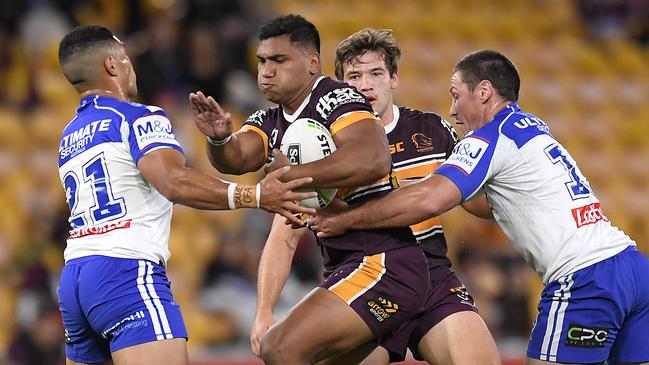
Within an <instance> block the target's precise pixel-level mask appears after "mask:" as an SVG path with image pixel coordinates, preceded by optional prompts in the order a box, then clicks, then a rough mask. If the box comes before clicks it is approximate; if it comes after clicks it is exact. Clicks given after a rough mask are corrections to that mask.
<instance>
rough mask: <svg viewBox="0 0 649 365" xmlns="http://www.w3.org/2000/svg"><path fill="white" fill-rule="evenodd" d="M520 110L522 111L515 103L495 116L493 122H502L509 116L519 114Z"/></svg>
mask: <svg viewBox="0 0 649 365" xmlns="http://www.w3.org/2000/svg"><path fill="white" fill-rule="evenodd" d="M520 110H521V107H520V106H518V103H517V102H515V101H513V102H511V103H509V104H508V105H507V106H506V107H504V108H502V109H501V110H500V111H499V112H498V113H496V115H495V116H494V119H492V120H491V121H492V122H493V121H497V122H500V121H502V120H503V119H504V118H506V117H507V116H508V115H509V114H511V113H516V112H519V111H520Z"/></svg>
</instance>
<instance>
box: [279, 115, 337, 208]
mask: <svg viewBox="0 0 649 365" xmlns="http://www.w3.org/2000/svg"><path fill="white" fill-rule="evenodd" d="M279 149H280V150H281V151H282V153H283V154H285V155H286V156H288V158H289V159H290V160H291V163H292V164H293V165H300V164H305V163H309V162H313V161H317V160H320V159H323V158H325V157H327V156H328V155H330V154H332V153H334V152H335V151H336V145H335V144H334V139H333V137H331V133H329V130H327V128H326V127H325V126H323V125H322V124H320V123H318V122H317V121H315V120H313V119H310V118H300V119H297V120H296V121H294V122H293V123H291V125H289V127H288V128H287V129H286V131H285V132H284V136H283V137H282V143H281V145H280V147H279ZM314 190H315V191H316V192H317V193H318V196H317V197H315V198H309V199H304V200H300V201H299V202H298V204H300V205H301V206H303V207H308V208H316V209H319V208H324V207H326V206H327V205H329V203H331V201H332V200H333V198H334V197H335V196H336V192H337V191H338V189H336V188H316V189H304V190H303V191H314Z"/></svg>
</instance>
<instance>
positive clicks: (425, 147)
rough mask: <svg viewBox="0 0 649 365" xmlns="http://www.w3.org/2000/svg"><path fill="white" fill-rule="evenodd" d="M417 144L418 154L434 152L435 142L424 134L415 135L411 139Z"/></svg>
mask: <svg viewBox="0 0 649 365" xmlns="http://www.w3.org/2000/svg"><path fill="white" fill-rule="evenodd" d="M410 138H411V139H412V143H414V144H415V148H416V149H417V152H429V151H432V150H433V140H432V139H430V138H428V137H426V136H425V135H424V134H423V133H415V134H413V135H412V137H410Z"/></svg>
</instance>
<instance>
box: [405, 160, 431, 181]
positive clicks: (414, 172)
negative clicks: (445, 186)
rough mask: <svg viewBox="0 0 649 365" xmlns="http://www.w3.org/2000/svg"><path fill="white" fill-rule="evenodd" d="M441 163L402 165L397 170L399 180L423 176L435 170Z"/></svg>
mask: <svg viewBox="0 0 649 365" xmlns="http://www.w3.org/2000/svg"><path fill="white" fill-rule="evenodd" d="M439 165H441V163H440V162H427V163H423V164H417V165H413V166H406V167H400V168H396V169H395V170H396V172H397V178H398V179H399V180H405V179H413V178H423V177H426V176H428V175H430V174H431V173H432V172H433V171H435V170H436V169H437V168H438V167H439Z"/></svg>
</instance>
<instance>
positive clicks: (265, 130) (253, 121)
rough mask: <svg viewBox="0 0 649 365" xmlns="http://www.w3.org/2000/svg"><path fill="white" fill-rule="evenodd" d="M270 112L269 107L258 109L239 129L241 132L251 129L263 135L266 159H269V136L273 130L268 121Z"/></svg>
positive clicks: (260, 135)
mask: <svg viewBox="0 0 649 365" xmlns="http://www.w3.org/2000/svg"><path fill="white" fill-rule="evenodd" d="M268 113H269V111H268V109H266V110H264V109H262V110H257V111H256V112H254V113H252V114H251V115H250V116H249V117H248V119H246V121H245V122H243V126H241V129H239V131H240V132H246V131H251V132H254V133H257V134H258V135H259V137H261V139H262V141H263V143H264V161H266V160H268V136H270V134H271V130H272V127H271V126H270V125H269V123H268Z"/></svg>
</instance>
